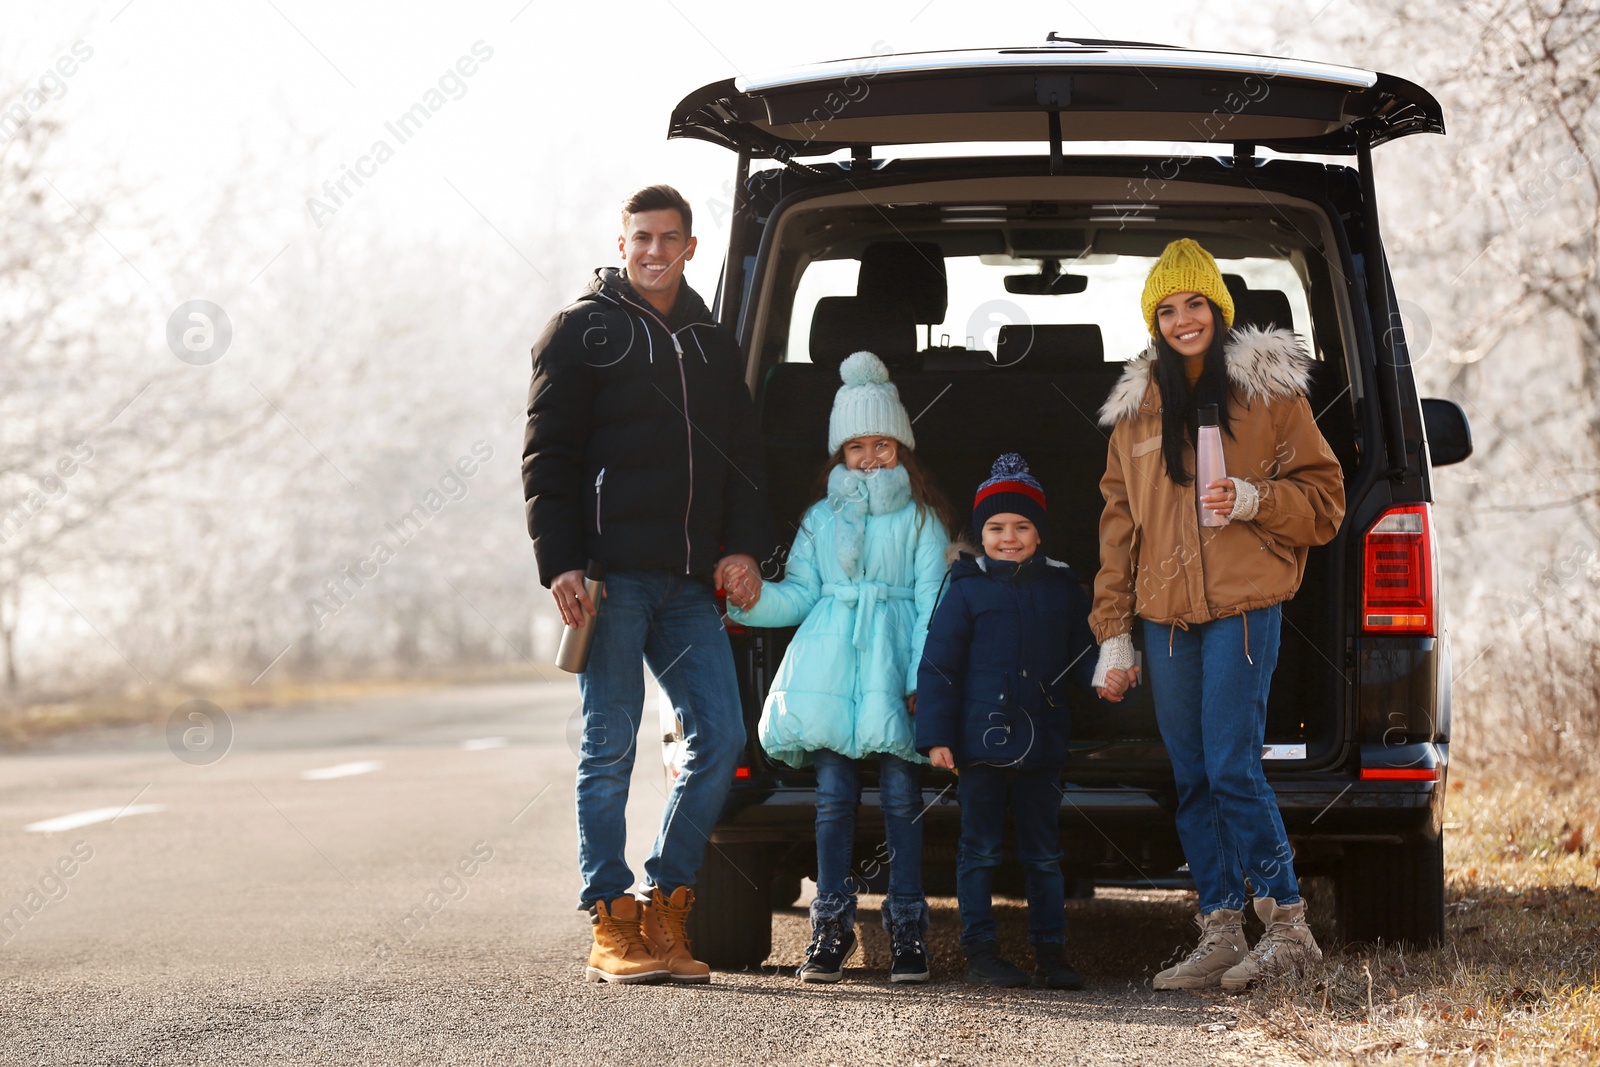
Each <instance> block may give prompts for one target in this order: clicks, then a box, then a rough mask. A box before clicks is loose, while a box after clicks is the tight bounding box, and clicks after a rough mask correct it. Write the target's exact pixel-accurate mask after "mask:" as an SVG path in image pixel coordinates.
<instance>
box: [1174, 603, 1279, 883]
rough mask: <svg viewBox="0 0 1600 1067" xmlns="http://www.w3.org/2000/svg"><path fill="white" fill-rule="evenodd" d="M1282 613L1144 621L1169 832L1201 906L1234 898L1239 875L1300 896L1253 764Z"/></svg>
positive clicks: (1268, 791)
mask: <svg viewBox="0 0 1600 1067" xmlns="http://www.w3.org/2000/svg"><path fill="white" fill-rule="evenodd" d="M1282 618H1283V610H1282V606H1281V605H1277V604H1274V605H1273V606H1272V607H1269V608H1259V609H1257V610H1255V611H1251V612H1247V613H1246V614H1244V615H1234V616H1230V617H1229V618H1225V619H1213V620H1212V621H1211V622H1203V623H1197V624H1195V625H1193V626H1190V627H1189V628H1188V629H1187V630H1184V629H1181V628H1177V629H1174V628H1172V627H1169V626H1161V625H1157V624H1155V623H1151V622H1148V621H1147V622H1145V624H1144V636H1145V643H1144V647H1145V656H1144V662H1145V667H1146V668H1147V669H1148V672H1149V677H1150V684H1151V685H1152V686H1154V691H1153V693H1152V695H1153V697H1154V699H1155V706H1156V721H1157V723H1158V724H1159V725H1160V727H1161V740H1162V741H1163V742H1165V744H1166V746H1167V755H1168V756H1169V757H1170V758H1171V760H1172V774H1173V777H1174V778H1175V779H1176V780H1177V784H1178V813H1177V824H1178V838H1179V840H1180V841H1181V842H1182V843H1183V855H1184V858H1185V859H1187V860H1188V861H1189V873H1190V875H1191V876H1193V878H1194V884H1195V888H1196V889H1197V890H1199V892H1200V912H1201V914H1207V913H1209V912H1213V911H1216V910H1217V909H1218V908H1230V909H1240V908H1243V907H1244V905H1245V900H1246V897H1247V885H1246V882H1247V880H1248V891H1253V892H1254V894H1255V895H1256V896H1257V897H1271V898H1273V899H1274V900H1276V901H1277V902H1278V903H1279V904H1294V903H1298V902H1299V900H1300V886H1299V883H1297V882H1296V881H1295V876H1294V854H1293V852H1292V851H1291V850H1290V848H1289V838H1288V835H1287V834H1285V833H1284V830H1283V818H1282V817H1281V816H1280V815H1279V814H1278V801H1277V798H1276V797H1275V796H1274V795H1273V793H1272V787H1271V786H1270V785H1268V784H1267V776H1266V775H1265V774H1264V773H1263V772H1262V770H1261V748H1262V744H1263V743H1264V742H1265V740H1266V731H1267V691H1268V689H1269V688H1270V687H1271V685H1272V670H1273V668H1274V667H1275V666H1276V665H1277V662H1278V634H1279V629H1280V626H1281V624H1282ZM1247 633H1248V635H1249V649H1248V655H1246V647H1245V635H1246V634H1247ZM1169 640H1170V641H1171V653H1170V654H1169V653H1168V650H1167V646H1168V641H1169Z"/></svg>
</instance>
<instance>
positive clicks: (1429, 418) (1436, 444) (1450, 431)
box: [1422, 396, 1472, 467]
mask: <svg viewBox="0 0 1600 1067" xmlns="http://www.w3.org/2000/svg"><path fill="white" fill-rule="evenodd" d="M1422 425H1423V428H1424V429H1425V430H1426V431H1427V434H1428V459H1429V461H1430V462H1431V463H1432V464H1433V465H1434V466H1435V467H1448V466H1449V465H1450V464H1452V463H1460V462H1461V461H1462V460H1464V459H1466V458H1467V457H1468V456H1470V455H1472V427H1470V426H1468V425H1467V413H1466V412H1465V411H1462V410H1461V405H1460V404H1457V403H1456V402H1455V401H1454V400H1440V399H1438V398H1437V397H1431V396H1430V397H1424V398H1423V400H1422Z"/></svg>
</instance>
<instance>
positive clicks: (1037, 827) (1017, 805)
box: [956, 763, 1067, 948]
mask: <svg viewBox="0 0 1600 1067" xmlns="http://www.w3.org/2000/svg"><path fill="white" fill-rule="evenodd" d="M956 797H957V799H958V800H960V802H961V848H960V851H959V852H958V853H957V856H956V903H957V904H959V905H960V908H961V945H962V947H963V948H965V947H967V946H969V945H976V944H978V943H979V942H982V941H993V940H994V939H995V925H994V914H993V910H992V907H991V902H992V899H993V895H994V869H995V868H996V867H998V866H1000V859H1001V852H1000V840H1001V837H1002V835H1003V833H1004V830H1005V819H1006V806H1007V805H1006V802H1007V800H1008V799H1009V800H1010V807H1011V827H1012V829H1013V830H1014V831H1015V834H1016V837H1015V840H1016V857H1017V863H1018V864H1020V865H1021V867H1022V889H1023V893H1024V894H1025V895H1026V897H1027V900H1028V943H1029V944H1031V945H1047V944H1056V945H1059V944H1062V943H1063V942H1065V941H1066V929H1067V919H1066V883H1065V879H1064V878H1063V877H1062V874H1061V856H1062V852H1061V829H1060V826H1061V772H1060V771H1059V770H1058V769H1056V768H1054V767H1038V768H1032V769H1029V770H1019V769H1017V768H1014V767H996V766H993V765H992V764H987V763H975V764H973V765H972V766H970V767H963V768H961V776H960V778H959V779H958V780H957V785H956Z"/></svg>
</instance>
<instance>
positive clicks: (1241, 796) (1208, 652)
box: [1089, 239, 1344, 991]
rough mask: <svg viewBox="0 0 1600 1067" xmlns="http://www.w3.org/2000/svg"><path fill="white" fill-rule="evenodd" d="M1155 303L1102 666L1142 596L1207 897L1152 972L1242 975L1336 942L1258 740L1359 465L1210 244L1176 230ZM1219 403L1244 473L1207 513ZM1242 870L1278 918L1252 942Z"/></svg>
mask: <svg viewBox="0 0 1600 1067" xmlns="http://www.w3.org/2000/svg"><path fill="white" fill-rule="evenodd" d="M1143 312H1144V320H1145V324H1146V325H1147V326H1148V327H1149V329H1150V333H1151V345H1150V348H1149V349H1147V350H1146V351H1145V353H1144V355H1143V356H1141V357H1140V358H1139V359H1137V360H1135V361H1134V362H1133V363H1131V364H1129V366H1128V368H1127V370H1126V371H1125V372H1124V373H1123V375H1122V379H1121V380H1120V381H1119V382H1118V383H1117V385H1116V387H1115V388H1114V389H1113V390H1112V392H1111V396H1110V398H1109V399H1107V401H1106V403H1105V406H1104V407H1102V408H1101V410H1100V422H1101V425H1103V426H1110V427H1114V429H1113V430H1112V432H1111V443H1110V446H1109V448H1108V449H1107V452H1106V473H1105V477H1104V478H1103V479H1101V482H1100V491H1101V493H1102V495H1104V497H1105V500H1106V506H1105V511H1104V512H1103V513H1102V514H1101V517H1100V573H1099V574H1098V576H1097V577H1096V579H1095V601H1094V611H1093V613H1092V614H1091V616H1090V620H1089V621H1090V625H1091V627H1092V628H1093V630H1094V633H1095V638H1096V639H1097V640H1098V641H1099V642H1100V656H1099V662H1098V664H1097V667H1096V673H1095V685H1096V686H1097V687H1100V690H1101V695H1102V696H1103V697H1105V698H1106V699H1110V700H1120V699H1121V697H1122V693H1123V692H1124V691H1125V690H1126V689H1127V686H1128V684H1129V682H1130V680H1131V675H1133V674H1136V673H1137V671H1136V669H1134V668H1133V642H1132V629H1133V621H1134V616H1136V615H1137V616H1138V617H1139V618H1140V619H1142V620H1143V623H1144V637H1145V648H1146V650H1147V658H1146V663H1147V665H1148V666H1149V669H1150V680H1151V683H1152V686H1153V692H1152V696H1153V698H1154V701H1155V708H1156V719H1157V722H1158V724H1159V726H1160V728H1161V738H1162V741H1163V742H1165V744H1166V747H1167V754H1168V756H1169V757H1170V758H1171V760H1172V770H1173V775H1174V777H1175V778H1176V780H1177V786H1178V810H1177V829H1178V837H1179V840H1180V841H1181V842H1182V844H1183V852H1184V856H1185V858H1187V859H1188V861H1189V870H1190V873H1191V874H1192V875H1193V877H1194V883H1195V888H1196V889H1197V890H1198V891H1199V896H1200V914H1199V916H1198V921H1199V924H1200V929H1201V937H1200V944H1199V946H1198V947H1197V948H1196V949H1195V950H1194V952H1192V953H1191V954H1190V955H1189V956H1188V957H1187V958H1186V959H1184V960H1182V961H1181V962H1180V963H1178V964H1177V965H1176V966H1173V967H1169V968H1167V969H1166V970H1164V971H1162V972H1161V973H1159V974H1157V975H1156V977H1155V983H1154V984H1155V988H1156V989H1199V988H1204V987H1207V986H1215V985H1219V984H1220V985H1221V986H1222V987H1223V988H1224V989H1227V990H1230V991H1237V990H1240V989H1243V988H1245V987H1246V986H1248V985H1249V984H1250V983H1251V982H1252V981H1254V980H1255V979H1257V978H1266V977H1271V976H1275V975H1281V974H1288V973H1291V972H1299V971H1303V970H1304V968H1305V967H1306V966H1307V965H1308V964H1310V963H1312V962H1314V961H1316V960H1319V959H1321V958H1322V951H1321V949H1319V948H1318V947H1317V943H1316V940H1315V939H1314V938H1313V937H1312V936H1311V931H1310V929H1309V928H1308V927H1307V926H1306V914H1305V903H1304V902H1303V901H1302V900H1301V899H1300V891H1299V885H1298V883H1297V882H1296V880H1295V874H1294V860H1293V853H1292V852H1291V850H1290V847H1289V841H1288V838H1287V837H1286V836H1285V834H1284V830H1283V820H1282V819H1281V818H1280V817H1279V814H1278V805H1277V801H1276V798H1275V797H1274V796H1273V793H1272V788H1271V786H1269V785H1268V784H1267V779H1266V776H1265V775H1264V774H1263V773H1262V771H1261V746H1262V742H1263V739H1264V736H1265V733H1266V721H1267V692H1268V689H1269V688H1270V686H1271V683H1272V671H1273V668H1274V666H1275V665H1276V663H1277V658H1278V630H1279V625H1280V620H1281V612H1282V604H1283V602H1284V601H1285V600H1288V599H1289V598H1290V597H1292V596H1294V594H1295V591H1296V590H1297V589H1298V588H1299V587H1300V579H1301V576H1302V575H1303V574H1304V573H1305V566H1306V552H1307V550H1308V549H1309V548H1310V546H1312V545H1320V544H1324V543H1326V542H1327V541H1329V540H1330V539H1331V538H1332V537H1333V535H1334V533H1335V532H1336V531H1337V530H1338V528H1339V520H1340V519H1341V518H1342V517H1343V515H1344V481H1343V475H1342V472H1341V471H1340V468H1339V461H1338V460H1337V459H1336V458H1335V457H1334V455H1333V452H1332V451H1331V450H1330V449H1329V448H1328V444H1327V442H1326V441H1325V440H1323V437H1322V434H1321V433H1320V432H1319V431H1318V430H1317V425H1316V421H1315V419H1314V418H1313V417H1312V414H1311V407H1310V405H1309V404H1308V403H1307V402H1306V397H1305V393H1306V388H1307V385H1308V383H1309V381H1310V377H1311V366H1312V362H1311V358H1310V356H1308V355H1307V354H1306V352H1305V350H1304V349H1303V348H1302V347H1301V346H1300V343H1299V342H1298V341H1297V340H1296V339H1295V336H1294V334H1292V333H1291V332H1289V331H1288V330H1279V329H1273V330H1259V329H1255V328H1251V327H1242V328H1240V329H1236V330H1235V329H1231V327H1232V326H1233V298H1232V297H1231V296H1230V295H1229V294H1228V289H1227V286H1226V285H1224V284H1223V280H1222V275H1221V273H1220V272H1219V271H1218V269H1217V264H1216V261H1215V260H1214V259H1212V258H1211V255H1210V254H1209V253H1208V252H1206V250H1205V249H1203V248H1201V247H1200V246H1199V245H1198V244H1196V243H1195V242H1194V241H1191V240H1187V239H1184V240H1179V241H1174V242H1172V244H1170V245H1168V246H1167V248H1166V250H1165V251H1164V252H1163V253H1162V255H1161V258H1160V259H1159V260H1158V261H1157V262H1156V264H1155V266H1154V267H1153V268H1152V269H1151V271H1150V274H1149V276H1148V277H1147V278H1146V280H1145V287H1144V299H1143ZM1208 405H1216V408H1217V412H1218V414H1219V418H1218V422H1219V424H1220V425H1221V427H1222V438H1223V453H1224V457H1225V459H1226V469H1227V471H1228V472H1229V474H1231V475H1232V477H1226V478H1222V479H1219V480H1217V481H1214V482H1211V483H1209V484H1208V485H1206V486H1204V487H1202V488H1203V490H1204V495H1203V496H1202V497H1201V503H1202V505H1203V506H1204V507H1205V508H1207V509H1209V510H1210V511H1212V512H1214V513H1215V514H1216V515H1218V516H1222V517H1224V518H1226V519H1227V520H1228V522H1227V524H1226V525H1223V526H1216V527H1202V526H1201V525H1200V524H1199V507H1198V506H1197V504H1196V500H1195V495H1196V492H1197V490H1196V488H1195V486H1194V475H1193V471H1194V454H1195V452H1194V442H1195V440H1196V424H1197V419H1198V415H1197V409H1198V408H1199V407H1201V406H1208ZM1247 888H1248V890H1249V891H1250V892H1251V893H1253V894H1254V896H1255V910H1256V914H1257V915H1259V916H1260V917H1261V921H1262V923H1263V924H1264V925H1265V927H1266V932H1265V933H1264V934H1263V935H1262V938H1261V940H1260V941H1259V942H1257V944H1256V946H1255V948H1254V949H1251V950H1249V951H1248V952H1247V951H1246V942H1245V937H1244V928H1243V925H1242V918H1243V909H1244V903H1245V894H1246V890H1247Z"/></svg>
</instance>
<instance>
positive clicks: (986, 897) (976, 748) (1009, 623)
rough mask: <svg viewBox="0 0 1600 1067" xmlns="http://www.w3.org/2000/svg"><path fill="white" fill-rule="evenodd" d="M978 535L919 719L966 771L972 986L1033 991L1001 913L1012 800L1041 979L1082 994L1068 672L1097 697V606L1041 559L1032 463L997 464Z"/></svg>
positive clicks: (923, 672) (933, 652)
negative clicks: (1007, 954)
mask: <svg viewBox="0 0 1600 1067" xmlns="http://www.w3.org/2000/svg"><path fill="white" fill-rule="evenodd" d="M972 529H973V532H974V533H975V534H976V535H977V536H978V538H979V539H980V541H981V543H982V545H983V554H982V555H981V556H969V555H967V554H966V553H962V555H961V558H960V559H958V560H957V561H956V562H955V563H954V564H953V565H952V566H951V568H950V588H949V590H948V591H947V593H946V594H945V597H944V599H943V600H941V601H940V602H939V606H938V607H937V608H936V609H935V611H934V614H933V620H932V622H931V623H930V624H929V626H928V639H927V644H926V645H925V646H924V648H923V655H922V663H921V665H920V667H919V668H918V671H917V719H916V727H917V749H918V751H920V752H922V753H924V754H926V755H927V756H928V758H929V759H930V760H931V761H932V763H933V765H934V766H935V767H944V768H947V769H951V770H956V771H957V772H958V773H959V774H960V783H959V785H958V786H957V796H958V798H959V800H960V802H961V843H960V853H959V856H958V858H957V863H956V896H957V899H958V901H959V903H960V907H961V949H962V953H963V955H965V956H966V959H967V973H966V980H967V982H968V983H970V984H973V985H997V986H1022V985H1027V984H1028V981H1029V976H1028V974H1027V972H1025V971H1023V970H1022V969H1021V968H1020V967H1018V966H1016V965H1015V964H1014V963H1012V962H1010V961H1009V960H1007V959H1005V958H1003V957H1002V956H1001V955H1000V953H999V951H998V948H997V945H996V942H995V924H994V918H993V916H992V914H991V912H990V896H991V884H992V881H993V875H994V869H995V868H996V867H998V866H999V865H1000V856H1001V852H1000V841H1001V834H1002V831H1003V828H1004V824H1005V814H1006V807H1007V804H1008V802H1009V805H1010V808H1011V818H1012V822H1013V825H1014V826H1015V829H1016V857H1017V860H1018V862H1019V863H1021V864H1022V870H1023V879H1024V886H1025V888H1026V893H1027V901H1028V941H1029V943H1030V944H1031V945H1032V946H1033V951H1034V959H1035V962H1036V968H1035V970H1034V974H1033V977H1034V979H1035V980H1037V981H1038V982H1039V984H1041V985H1043V986H1046V987H1047V988H1050V989H1081V988H1083V978H1082V976H1080V975H1079V974H1078V972H1077V971H1075V970H1073V968H1072V965H1071V964H1069V963H1068V962H1067V959H1066V949H1065V944H1066V919H1065V916H1064V914H1063V910H1064V893H1065V886H1064V880H1063V878H1062V874H1061V856H1062V853H1061V839H1060V834H1059V831H1058V827H1057V819H1058V813H1059V812H1060V809H1061V787H1060V781H1061V771H1062V769H1063V768H1064V767H1065V766H1066V762H1067V738H1068V736H1069V731H1070V722H1069V719H1068V710H1067V698H1066V682H1067V677H1068V675H1069V674H1070V675H1071V676H1072V677H1073V678H1074V679H1075V680H1076V681H1077V682H1078V683H1079V684H1080V685H1082V686H1083V688H1084V689H1085V690H1086V691H1092V690H1091V689H1090V685H1089V683H1090V680H1091V679H1092V677H1093V675H1094V660H1095V657H1094V656H1093V655H1091V654H1090V653H1092V651H1093V650H1094V648H1095V640H1094V635H1093V634H1092V633H1091V632H1090V630H1089V622H1088V619H1089V597H1088V594H1086V593H1085V592H1084V590H1083V586H1082V584H1081V583H1080V582H1079V580H1078V576H1077V575H1076V574H1075V573H1073V570H1072V568H1071V567H1069V566H1067V565H1066V564H1065V563H1060V562H1058V561H1056V560H1053V559H1049V558H1047V557H1046V556H1045V555H1044V554H1043V553H1042V552H1040V551H1039V549H1040V545H1041V544H1042V543H1043V541H1044V538H1045V536H1046V533H1047V532H1048V525H1047V516H1046V513H1045V495H1044V490H1043V489H1042V488H1041V487H1040V485H1039V483H1038V481H1037V480H1035V479H1034V478H1033V476H1032V475H1030V474H1029V473H1028V465H1027V464H1026V463H1025V462H1024V461H1023V459H1022V457H1021V456H1018V455H1016V454H1015V453H1007V454H1006V455H1003V456H1001V457H1000V458H999V459H998V460H996V461H995V463H994V467H993V470H992V472H991V477H990V478H989V480H988V481H986V482H984V483H983V484H982V485H981V486H979V487H978V492H977V496H976V498H975V499H974V501H973V514H972ZM1118 681H1119V682H1121V681H1122V679H1120V678H1119V679H1118ZM1108 684H1109V683H1108Z"/></svg>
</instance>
